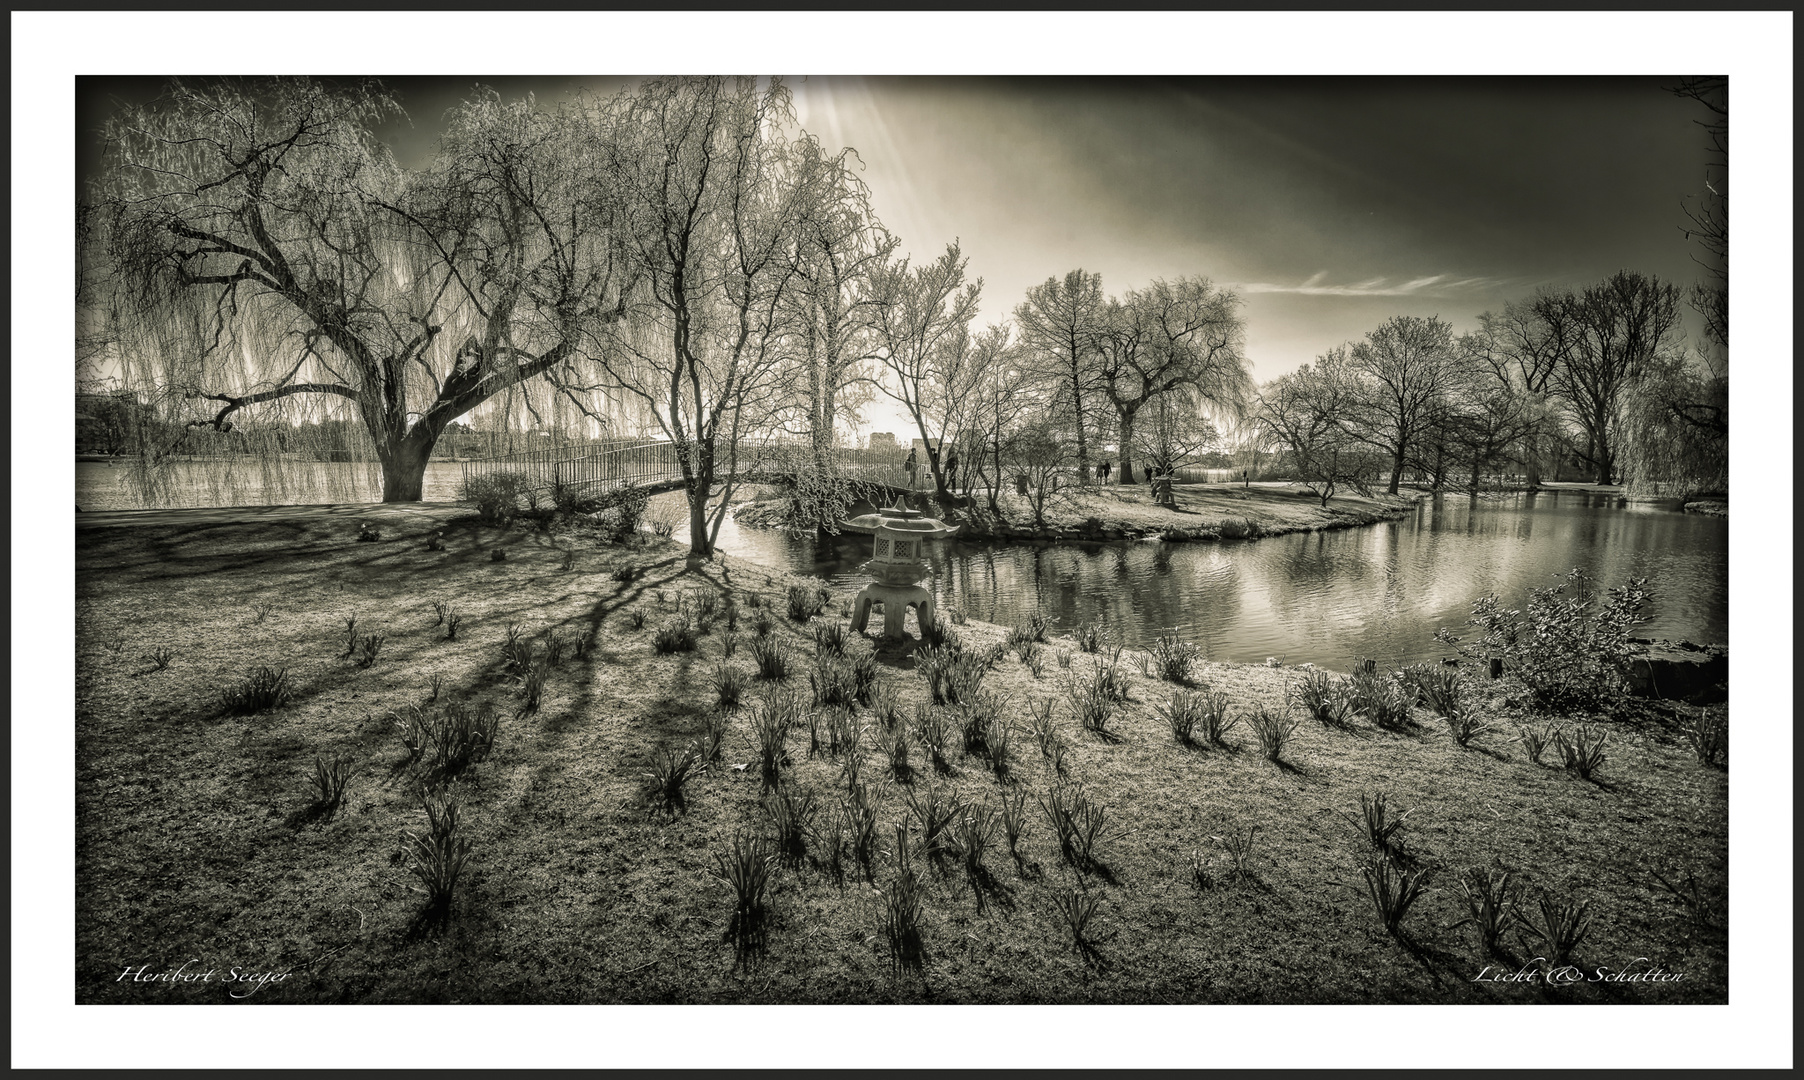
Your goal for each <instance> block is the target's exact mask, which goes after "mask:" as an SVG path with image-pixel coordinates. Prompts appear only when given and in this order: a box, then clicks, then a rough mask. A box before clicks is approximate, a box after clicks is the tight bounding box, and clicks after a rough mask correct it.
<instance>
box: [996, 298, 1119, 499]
mask: <svg viewBox="0 0 1804 1080" xmlns="http://www.w3.org/2000/svg"><path fill="white" fill-rule="evenodd" d="M1103 313H1104V301H1103V293H1102V275H1101V274H1086V273H1084V272H1083V270H1081V269H1079V270H1073V271H1071V272H1070V273H1068V274H1066V275H1065V276H1064V277H1063V278H1062V279H1061V278H1047V279H1046V280H1045V281H1044V282H1042V283H1041V284H1039V285H1035V286H1034V287H1032V288H1030V289H1028V290H1027V299H1026V300H1025V301H1023V302H1022V303H1020V304H1017V305H1016V306H1015V323H1016V325H1017V326H1019V327H1020V329H1021V344H1022V347H1023V349H1024V350H1025V353H1026V356H1027V358H1028V362H1029V363H1030V365H1031V366H1032V369H1033V371H1034V372H1035V373H1036V374H1037V375H1038V376H1039V377H1040V378H1041V379H1043V380H1045V382H1046V383H1047V384H1048V385H1049V386H1051V387H1053V388H1054V393H1053V395H1052V402H1051V405H1052V415H1053V416H1054V417H1055V418H1056V419H1057V420H1058V421H1060V422H1061V423H1064V424H1065V425H1067V426H1068V427H1069V428H1070V429H1071V432H1072V434H1073V436H1074V440H1075V451H1076V458H1077V471H1078V476H1079V478H1080V479H1082V480H1085V481H1087V480H1088V479H1089V475H1090V448H1089V447H1090V444H1089V429H1090V424H1091V413H1092V412H1093V411H1094V409H1095V406H1096V404H1097V403H1098V402H1099V401H1100V400H1101V399H1102V394H1101V383H1100V372H1099V365H1098V360H1099V359H1100V357H1099V354H1098V351H1097V338H1098V335H1099V334H1100V332H1101V331H1102V319H1103Z"/></svg>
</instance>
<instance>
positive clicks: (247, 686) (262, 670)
mask: <svg viewBox="0 0 1804 1080" xmlns="http://www.w3.org/2000/svg"><path fill="white" fill-rule="evenodd" d="M293 698H294V687H293V686H292V685H291V684H290V683H289V681H288V669H287V668H286V667H280V668H272V667H269V666H268V665H266V664H259V665H258V666H256V667H254V668H252V669H251V670H250V671H249V672H248V673H247V674H246V675H245V677H244V680H243V681H242V682H240V683H238V685H236V686H232V687H228V688H227V689H225V690H223V691H221V692H220V699H221V704H223V705H224V707H225V711H226V712H227V713H230V714H232V715H234V716H249V715H251V714H252V713H260V712H267V711H269V710H270V709H279V708H281V707H282V706H284V705H286V704H288V702H289V701H291V700H292V699H293Z"/></svg>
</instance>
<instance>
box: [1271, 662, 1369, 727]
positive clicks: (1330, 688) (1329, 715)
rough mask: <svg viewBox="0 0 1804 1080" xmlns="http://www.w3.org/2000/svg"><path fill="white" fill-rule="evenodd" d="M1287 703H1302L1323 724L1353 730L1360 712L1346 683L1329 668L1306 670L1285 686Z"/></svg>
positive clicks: (1308, 712)
mask: <svg viewBox="0 0 1804 1080" xmlns="http://www.w3.org/2000/svg"><path fill="white" fill-rule="evenodd" d="M1284 696H1285V700H1286V702H1287V703H1294V704H1296V705H1300V706H1302V708H1303V711H1304V712H1305V713H1307V714H1308V715H1310V716H1312V717H1314V718H1315V720H1316V721H1317V722H1318V723H1320V724H1321V725H1322V726H1323V727H1326V728H1333V729H1335V730H1337V731H1349V730H1351V729H1352V727H1353V717H1354V714H1355V713H1356V711H1357V710H1356V708H1355V706H1354V695H1353V693H1352V691H1351V689H1350V688H1349V687H1348V686H1347V684H1346V683H1344V682H1342V681H1341V680H1338V679H1336V678H1334V677H1333V676H1331V675H1329V674H1328V673H1327V672H1325V671H1306V672H1304V673H1303V677H1302V678H1300V679H1298V680H1297V681H1296V682H1294V683H1291V684H1290V685H1289V686H1287V687H1285V689H1284Z"/></svg>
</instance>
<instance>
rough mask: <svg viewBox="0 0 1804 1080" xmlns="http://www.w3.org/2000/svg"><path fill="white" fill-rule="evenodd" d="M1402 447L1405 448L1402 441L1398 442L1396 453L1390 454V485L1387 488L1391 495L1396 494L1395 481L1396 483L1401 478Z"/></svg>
mask: <svg viewBox="0 0 1804 1080" xmlns="http://www.w3.org/2000/svg"><path fill="white" fill-rule="evenodd" d="M1404 449H1405V448H1404V445H1403V444H1402V443H1398V444H1397V451H1396V453H1395V454H1393V455H1392V456H1391V486H1390V488H1389V491H1390V493H1391V494H1392V495H1395V494H1397V483H1398V481H1400V480H1402V479H1403V451H1404Z"/></svg>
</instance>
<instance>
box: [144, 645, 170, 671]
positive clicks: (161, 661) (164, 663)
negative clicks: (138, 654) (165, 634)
mask: <svg viewBox="0 0 1804 1080" xmlns="http://www.w3.org/2000/svg"><path fill="white" fill-rule="evenodd" d="M144 659H146V660H148V661H150V665H151V668H150V669H151V670H152V671H168V670H169V665H170V663H171V662H172V661H173V660H175V650H174V649H171V648H170V647H169V646H167V645H159V646H157V647H156V648H155V649H152V650H151V651H150V654H149V655H148V656H146V657H145V658H144Z"/></svg>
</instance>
